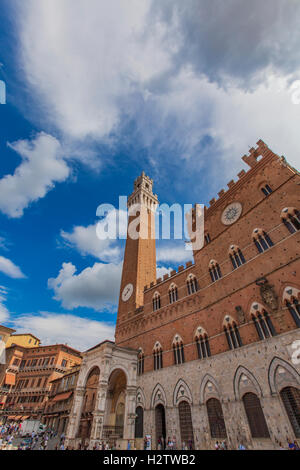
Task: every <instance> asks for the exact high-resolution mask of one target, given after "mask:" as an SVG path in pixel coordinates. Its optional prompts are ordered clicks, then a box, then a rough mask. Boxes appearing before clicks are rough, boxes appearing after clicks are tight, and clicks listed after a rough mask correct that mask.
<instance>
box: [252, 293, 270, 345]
mask: <svg viewBox="0 0 300 470" xmlns="http://www.w3.org/2000/svg"><path fill="white" fill-rule="evenodd" d="M250 314H251V318H252V321H253V323H254V326H255V328H256V331H257V334H258V337H259V339H266V338H270V337H271V336H276V331H275V328H274V325H273V323H272V320H271V318H270V315H269V314H268V312H267V311H266V310H265V309H264V308H263V306H262V305H260V304H259V303H256V302H254V303H253V304H252V305H251V310H250Z"/></svg>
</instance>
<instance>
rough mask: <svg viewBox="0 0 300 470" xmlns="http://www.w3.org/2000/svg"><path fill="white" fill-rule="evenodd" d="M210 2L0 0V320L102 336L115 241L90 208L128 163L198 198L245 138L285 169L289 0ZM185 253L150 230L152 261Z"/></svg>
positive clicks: (294, 46)
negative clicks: (263, 146)
mask: <svg viewBox="0 0 300 470" xmlns="http://www.w3.org/2000/svg"><path fill="white" fill-rule="evenodd" d="M219 5H220V4H219V2H217V1H216V0H212V1H211V2H209V3H208V2H206V1H204V0H187V1H186V2H180V1H179V0H178V1H177V0H172V1H169V0H165V1H164V2H160V1H157V0H143V1H140V0H131V1H128V2H126V5H125V3H124V2H123V1H122V0H112V1H111V2H109V5H108V2H105V1H102V0H101V1H99V0H89V2H85V1H83V0H77V1H76V3H74V2H72V1H71V0H44V1H43V2H40V1H39V0H27V1H26V2H21V1H18V0H9V1H7V0H0V7H1V8H0V25H1V26H0V62H1V64H2V65H1V69H0V79H2V80H4V81H5V83H6V87H7V103H6V104H5V105H0V322H2V323H4V324H5V325H7V326H11V327H13V328H16V329H18V331H31V332H32V333H34V334H35V335H37V336H39V337H40V338H41V339H42V341H43V342H44V344H45V343H46V342H54V343H55V342H67V343H68V344H70V345H72V346H74V347H77V348H79V349H82V350H83V349H85V348H87V347H90V346H92V345H93V344H96V343H97V342H99V341H101V340H103V339H105V338H110V339H111V338H113V333H114V322H115V320H116V304H117V300H118V291H119V282H120V273H121V267H122V254H123V249H124V243H123V242H122V241H120V242H119V241H112V242H99V240H97V238H96V235H95V223H96V220H97V218H96V209H97V207H98V205H99V204H101V203H110V204H113V205H114V206H116V207H117V205H118V197H119V195H128V194H130V193H131V191H132V187H133V180H134V179H135V178H136V177H137V176H138V175H139V174H140V173H141V171H142V170H144V171H145V172H146V173H147V174H149V176H151V177H152V178H153V179H154V190H155V192H156V193H157V194H158V196H159V200H160V202H166V203H169V204H172V203H174V202H178V203H180V204H184V203H192V204H193V203H195V202H199V203H204V204H207V203H208V201H209V200H210V199H211V198H212V197H215V196H216V194H217V192H218V191H219V190H220V189H221V188H223V187H224V188H225V187H226V184H227V182H228V181H230V180H231V179H232V178H236V174H237V173H238V172H239V171H240V170H241V169H242V168H243V167H244V164H243V163H242V162H241V160H240V158H241V156H242V155H244V154H245V153H247V151H248V149H249V147H251V146H254V145H255V143H256V142H257V141H258V140H259V139H260V138H262V139H263V140H264V141H265V142H266V143H267V144H268V145H269V146H270V147H271V148H272V149H273V150H274V151H275V152H277V153H278V154H279V155H285V156H286V158H287V159H288V161H289V162H291V163H292V164H293V165H294V166H296V167H298V168H299V118H300V105H296V104H295V103H294V102H293V99H292V93H293V91H292V90H295V88H293V87H295V86H296V87H297V83H298V82H297V81H298V80H299V79H300V50H299V40H300V33H299V28H298V24H299V20H300V4H299V2H298V1H296V0H266V1H265V2H264V3H263V4H261V2H259V1H258V0H253V1H252V2H251V8H250V2H245V1H242V0H228V2H224V5H222V7H220V6H219ZM283 5H284V8H283ZM233 12H234V18H235V21H234V22H233V21H232V18H233ZM266 17H268V24H267V25H266V22H265V18H266ZM295 84H296V85H295ZM189 258H190V256H189V254H188V253H186V252H185V251H184V244H183V242H180V241H177V242H172V241H170V242H159V243H158V268H159V269H160V272H166V271H167V270H168V269H169V268H171V267H175V266H178V265H179V264H181V263H183V262H185V261H187V260H188V259H189Z"/></svg>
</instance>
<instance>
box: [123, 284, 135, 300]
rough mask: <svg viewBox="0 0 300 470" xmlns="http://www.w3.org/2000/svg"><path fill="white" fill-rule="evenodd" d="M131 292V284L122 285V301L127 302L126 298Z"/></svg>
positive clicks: (127, 298) (128, 297)
mask: <svg viewBox="0 0 300 470" xmlns="http://www.w3.org/2000/svg"><path fill="white" fill-rule="evenodd" d="M132 292H133V285H132V284H127V286H125V287H124V289H123V292H122V300H123V302H127V300H129V299H130V297H131V296H132Z"/></svg>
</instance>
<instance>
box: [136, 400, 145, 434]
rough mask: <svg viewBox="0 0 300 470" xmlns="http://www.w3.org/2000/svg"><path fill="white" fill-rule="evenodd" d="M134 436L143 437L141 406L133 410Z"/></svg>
mask: <svg viewBox="0 0 300 470" xmlns="http://www.w3.org/2000/svg"><path fill="white" fill-rule="evenodd" d="M135 413H136V418H135V433H134V434H135V437H136V438H141V437H144V410H143V408H142V407H141V406H138V407H137V409H136V410H135Z"/></svg>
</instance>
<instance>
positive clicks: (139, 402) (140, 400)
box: [136, 387, 146, 408]
mask: <svg viewBox="0 0 300 470" xmlns="http://www.w3.org/2000/svg"><path fill="white" fill-rule="evenodd" d="M145 404H146V400H145V394H144V392H143V390H142V389H141V387H138V389H137V391H136V406H141V407H142V408H145Z"/></svg>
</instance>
